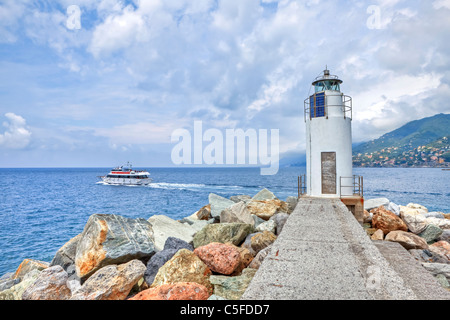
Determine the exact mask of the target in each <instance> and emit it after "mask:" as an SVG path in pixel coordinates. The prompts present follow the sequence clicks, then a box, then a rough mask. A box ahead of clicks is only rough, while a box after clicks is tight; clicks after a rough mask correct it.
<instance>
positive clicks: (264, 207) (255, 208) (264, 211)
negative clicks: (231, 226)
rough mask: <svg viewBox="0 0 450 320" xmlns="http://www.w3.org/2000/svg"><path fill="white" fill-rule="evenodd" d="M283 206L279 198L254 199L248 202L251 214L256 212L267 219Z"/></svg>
mask: <svg viewBox="0 0 450 320" xmlns="http://www.w3.org/2000/svg"><path fill="white" fill-rule="evenodd" d="M281 206H282V203H281V201H280V200H278V199H274V200H252V202H250V203H248V204H247V209H248V210H249V211H250V213H251V214H254V215H256V216H258V217H260V218H261V219H263V220H266V221H267V220H269V219H270V218H271V217H272V216H273V215H274V214H275V213H277V212H278V211H279V210H280V209H281Z"/></svg>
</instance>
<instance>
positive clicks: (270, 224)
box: [255, 220, 277, 233]
mask: <svg viewBox="0 0 450 320" xmlns="http://www.w3.org/2000/svg"><path fill="white" fill-rule="evenodd" d="M255 230H256V231H258V232H263V231H270V232H272V233H275V232H276V230H277V224H276V222H275V221H274V220H269V221H265V222H263V223H261V224H260V225H258V227H256V228H255Z"/></svg>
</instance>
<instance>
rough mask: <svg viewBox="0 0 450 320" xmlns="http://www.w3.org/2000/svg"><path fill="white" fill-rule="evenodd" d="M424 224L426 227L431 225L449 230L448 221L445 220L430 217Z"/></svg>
mask: <svg viewBox="0 0 450 320" xmlns="http://www.w3.org/2000/svg"><path fill="white" fill-rule="evenodd" d="M425 223H426V224H427V225H428V224H432V225H434V226H436V227H439V228H441V229H450V220H447V219H439V218H434V217H430V218H425Z"/></svg>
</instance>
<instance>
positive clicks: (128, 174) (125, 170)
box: [99, 163, 152, 186]
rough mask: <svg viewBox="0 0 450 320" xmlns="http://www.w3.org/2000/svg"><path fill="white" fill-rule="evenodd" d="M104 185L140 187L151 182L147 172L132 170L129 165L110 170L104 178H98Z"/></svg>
mask: <svg viewBox="0 0 450 320" xmlns="http://www.w3.org/2000/svg"><path fill="white" fill-rule="evenodd" d="M99 178H101V179H102V181H103V182H104V183H107V184H112V185H125V186H127V185H128V186H130V185H131V186H142V185H148V184H150V183H151V182H152V179H151V178H150V173H149V172H148V171H138V170H134V169H133V167H132V166H131V164H130V163H127V166H126V167H124V166H120V167H117V168H114V169H112V170H111V171H110V172H109V173H108V174H107V175H106V176H101V177H99Z"/></svg>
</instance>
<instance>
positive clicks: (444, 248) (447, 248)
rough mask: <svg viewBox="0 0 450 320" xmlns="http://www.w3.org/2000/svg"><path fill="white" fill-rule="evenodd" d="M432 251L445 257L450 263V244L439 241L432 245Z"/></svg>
mask: <svg viewBox="0 0 450 320" xmlns="http://www.w3.org/2000/svg"><path fill="white" fill-rule="evenodd" d="M430 251H431V252H434V253H437V254H439V255H441V256H444V257H445V258H447V259H448V260H449V261H450V243H448V242H447V241H439V242H436V243H433V244H432V245H430Z"/></svg>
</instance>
